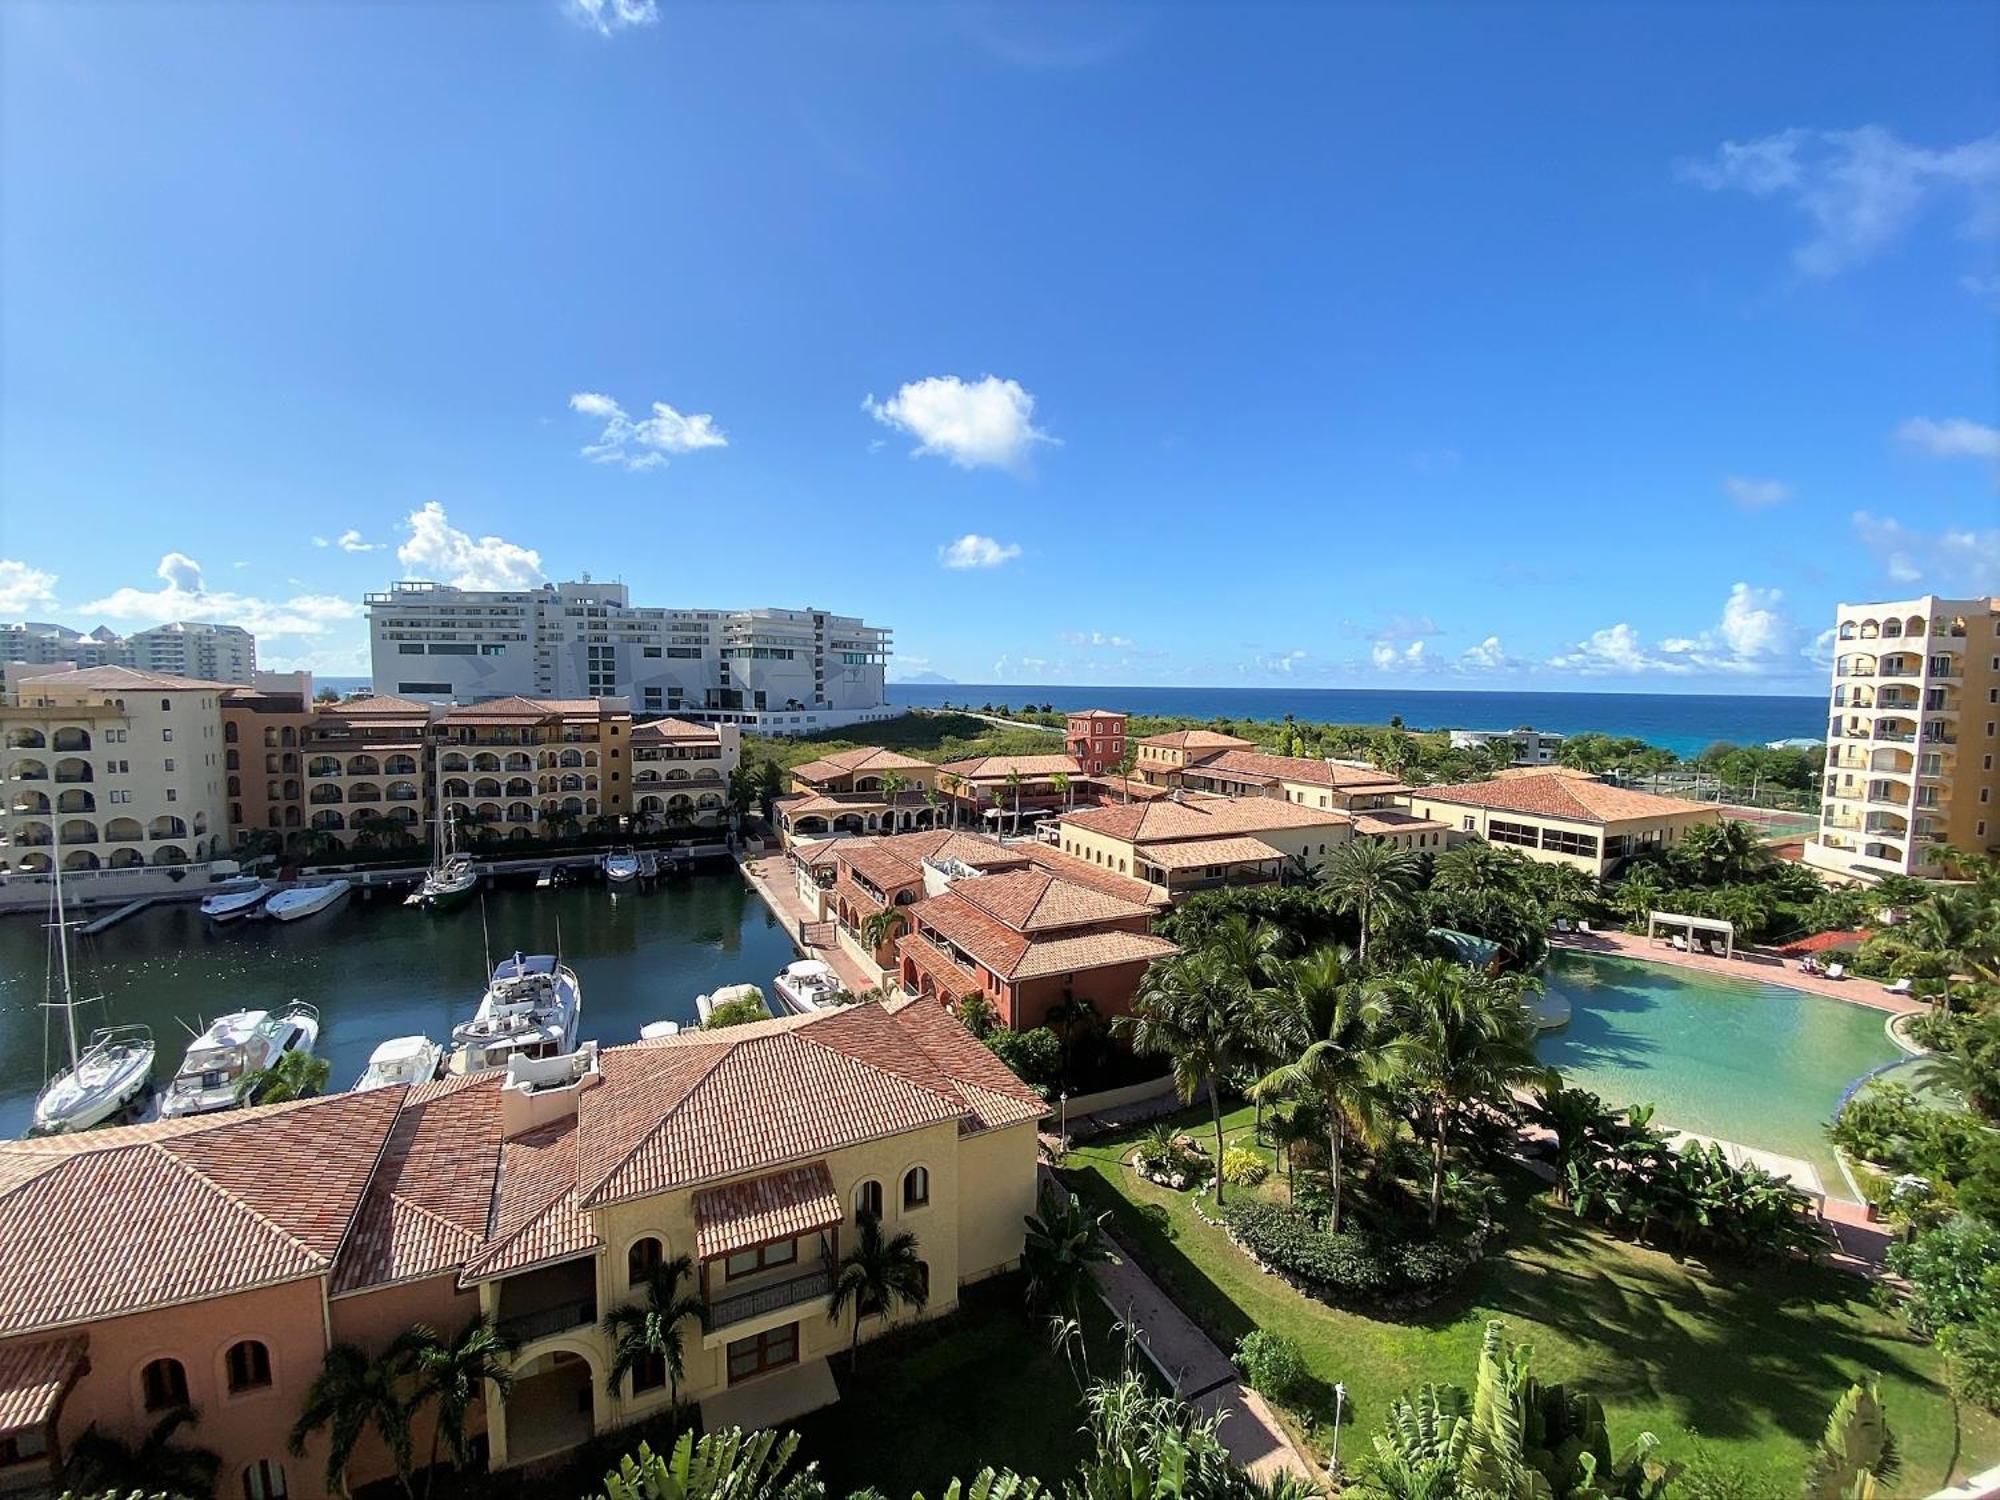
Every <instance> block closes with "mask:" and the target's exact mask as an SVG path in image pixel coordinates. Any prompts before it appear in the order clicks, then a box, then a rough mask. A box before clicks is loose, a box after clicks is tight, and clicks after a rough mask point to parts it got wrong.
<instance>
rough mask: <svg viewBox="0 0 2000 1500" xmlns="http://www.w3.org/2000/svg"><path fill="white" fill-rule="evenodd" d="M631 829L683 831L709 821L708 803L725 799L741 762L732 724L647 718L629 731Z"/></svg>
mask: <svg viewBox="0 0 2000 1500" xmlns="http://www.w3.org/2000/svg"><path fill="white" fill-rule="evenodd" d="M629 743H630V745H631V749H632V826H633V827H635V828H640V829H651V828H685V827H688V826H690V825H693V824H696V823H701V822H713V821H714V816H715V810H716V804H715V803H714V802H706V801H704V799H705V798H710V797H720V798H722V799H723V804H724V806H726V805H727V803H728V799H729V778H730V776H731V775H732V774H734V772H735V770H736V767H737V766H738V765H739V764H740V763H741V762H742V759H743V731H742V730H741V729H739V728H738V727H737V726H736V725H734V724H691V723H689V722H687V721H686V720H685V719H652V720H649V721H648V722H646V723H644V724H634V725H633V726H632V732H631V739H630V742H629Z"/></svg>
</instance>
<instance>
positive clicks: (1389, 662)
mask: <svg viewBox="0 0 2000 1500" xmlns="http://www.w3.org/2000/svg"><path fill="white" fill-rule="evenodd" d="M1368 660H1369V661H1370V662H1372V663H1374V666H1375V670H1376V671H1378V672H1410V671H1417V670H1420V669H1421V668H1422V667H1423V666H1424V665H1425V663H1424V643H1423V642H1422V641H1421V640H1416V641H1411V642H1410V643H1409V644H1408V645H1407V646H1403V645H1398V644H1397V643H1396V642H1395V641H1377V642H1376V643H1375V644H1374V646H1373V647H1372V648H1370V650H1369V652H1368Z"/></svg>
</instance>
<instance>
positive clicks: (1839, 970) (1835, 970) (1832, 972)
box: [1826, 964, 1847, 979]
mask: <svg viewBox="0 0 2000 1500" xmlns="http://www.w3.org/2000/svg"><path fill="white" fill-rule="evenodd" d="M1826 977H1827V978H1828V979H1845V978H1846V977H1847V966H1846V965H1845V964H1828V965H1827V966H1826Z"/></svg>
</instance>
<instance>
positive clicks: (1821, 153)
mask: <svg viewBox="0 0 2000 1500" xmlns="http://www.w3.org/2000/svg"><path fill="white" fill-rule="evenodd" d="M1680 174H1681V176H1682V177H1683V178H1685V179H1686V180H1688V181H1690V182H1695V183H1698V184H1700V185H1701V186H1702V187H1705V188H1708V189H1709V190H1710V191H1714V192H1724V191H1737V192H1744V193H1748V194H1749V195H1750V196H1751V197H1753V198H1777V199H1780V200H1782V201H1784V202H1787V203H1789V204H1791V206H1792V207H1793V208H1794V209H1796V210H1797V211H1798V212H1799V213H1801V214H1803V215H1804V216H1805V218H1806V219H1807V220H1808V221H1809V222H1810V224H1811V226H1812V231H1811V234H1810V235H1809V237H1808V238H1807V239H1806V241H1805V242H1804V243H1803V244H1801V245H1799V246H1798V247H1797V248H1796V249H1794V250H1793V252H1792V261H1793V264H1794V265H1796V266H1797V267H1798V268H1799V270H1801V271H1803V272H1805V273H1806V274H1807V275H1809V276H1832V275H1834V274H1836V273H1837V272H1840V271H1844V270H1847V269H1848V268H1849V267H1852V266H1857V265H1860V264H1862V263H1863V262H1864V261H1867V260H1869V259H1871V258H1872V257H1873V256H1875V255H1876V254H1878V253H1879V252H1881V251H1882V250H1883V249H1884V248H1886V247H1887V246H1888V245H1890V244H1892V243H1893V242H1894V241H1895V240H1896V239H1897V237H1898V236H1900V235H1901V234H1902V233H1903V231H1904V230H1905V229H1906V228H1908V227H1909V225H1910V224H1911V223H1912V222H1913V221H1914V220H1915V219H1916V218H1917V217H1918V215H1919V214H1921V213H1922V212H1923V211H1924V210H1925V209H1926V208H1928V207H1931V206H1932V205H1934V204H1938V203H1953V204H1955V205H1956V206H1957V211H1958V214H1959V217H1960V228H1961V231H1962V232H1963V233H1965V234H1967V235H1987V234H1991V233H1993V232H1994V231H1995V230H1996V229H2000V134H1996V135H1989V136H1985V137H1982V138H1981V139H1978V140H1973V141H1967V142H1966V143H1965V144H1963V145H1960V146H1950V147H1946V148H1944V149H1942V150H1935V151H1934V150H1928V149H1926V148H1924V147H1921V146H1912V145H1910V144H1908V143H1907V142H1905V141H1902V140H1900V139H1898V138H1897V136H1896V135H1895V133H1894V132H1892V131H1889V130H1886V129H1884V128H1883V127H1882V126H1880V125H1864V126H1862V127H1861V128H1860V129H1858V130H1803V129H1792V130H1782V131H1779V132H1778V133H1777V134H1775V135H1767V136H1764V137H1762V138H1761V139H1759V140H1754V141H1742V142H1739V141H1728V142H1725V143H1724V144H1723V145H1722V147H1721V148H1720V149H1719V150H1717V151H1716V153H1715V155H1714V156H1713V157H1710V158H1709V159H1707V160H1705V161H1689V162H1682V163H1681V164H1680Z"/></svg>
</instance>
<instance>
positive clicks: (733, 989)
mask: <svg viewBox="0 0 2000 1500" xmlns="http://www.w3.org/2000/svg"><path fill="white" fill-rule="evenodd" d="M738 1000H754V1001H756V1002H757V1004H758V1005H759V1006H763V1005H764V992H763V991H762V990H760V989H758V988H757V986H756V985H754V984H725V985H723V986H722V987H721V988H719V989H717V990H716V991H714V993H712V994H707V995H696V996H695V997H694V1009H695V1014H696V1015H698V1016H700V1017H701V1024H702V1025H704V1026H706V1025H707V1024H708V1018H709V1017H710V1016H712V1015H714V1014H715V1012H716V1011H717V1010H719V1009H721V1008H722V1007H723V1006H725V1005H729V1004H732V1003H734V1002H735V1001H738ZM764 1014H765V1015H766V1016H769V1015H770V1009H769V1007H765V1008H764Z"/></svg>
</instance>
